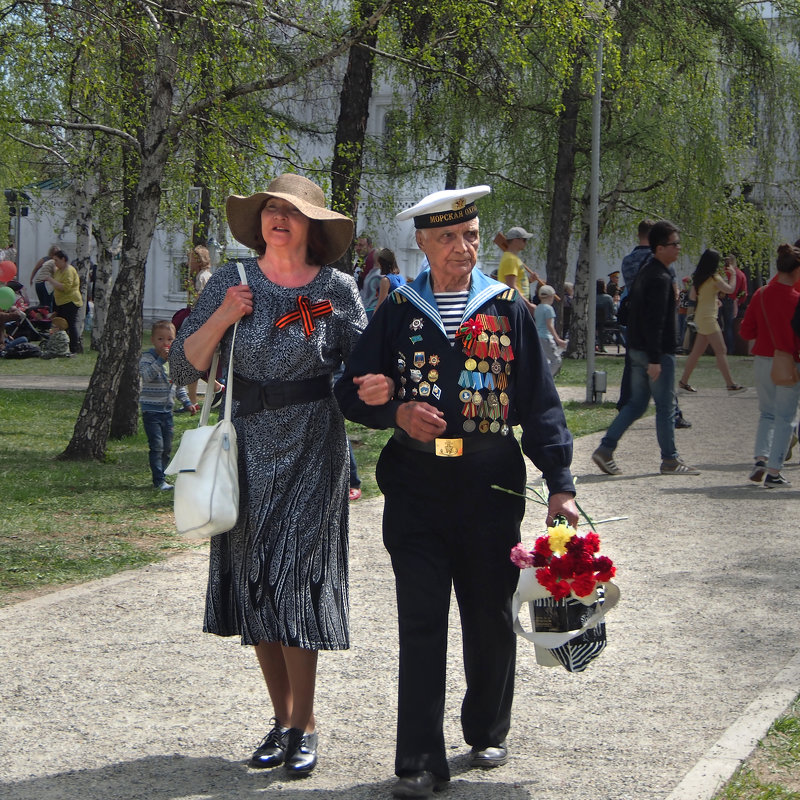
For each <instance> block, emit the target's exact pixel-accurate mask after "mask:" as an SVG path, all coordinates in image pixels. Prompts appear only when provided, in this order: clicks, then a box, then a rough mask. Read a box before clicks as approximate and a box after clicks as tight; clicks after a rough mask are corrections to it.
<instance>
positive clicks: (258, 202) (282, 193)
mask: <svg viewBox="0 0 800 800" xmlns="http://www.w3.org/2000/svg"><path fill="white" fill-rule="evenodd" d="M270 197H279V198H280V199H281V200H286V202H287V203H291V204H292V205H293V206H294V207H295V208H297V209H298V211H300V212H301V213H303V214H305V216H307V217H308V218H309V219H315V220H318V221H319V222H321V223H322V229H323V241H322V242H321V244H322V248H323V256H324V257H323V262H324V263H325V264H330V263H332V262H334V261H336V260H337V259H338V258H341V257H342V256H343V255H344V254H345V253H346V252H347V250H348V248H349V247H350V245H351V243H352V241H353V229H354V225H353V220H351V219H350V218H349V217H346V216H345V215H344V214H339V213H338V212H336V211H331V210H330V209H329V208H326V207H325V193H324V192H323V191H322V189H320V187H319V186H317V184H316V183H314V182H313V181H310V180H309V179H308V178H304V177H303V176H302V175H295V174H293V173H285V174H284V175H279V176H278V177H277V178H275V180H273V181H272V183H270V185H269V186H267V190H266V191H265V192H256V193H255V194H251V195H250V196H249V197H242V196H240V195H236V194H232V195H231V196H230V197H229V198H228V201H227V203H226V212H227V215H228V227H229V228H230V229H231V233H232V234H233V237H234V239H236V241H237V242H241V243H242V244H243V245H245V247H250V248H252V249H253V250H261V249H263V248H264V247H265V246H266V243H265V242H264V237H263V236H262V235H261V209H262V208H263V207H264V204H265V203H266V202H267V200H268V199H269V198H270Z"/></svg>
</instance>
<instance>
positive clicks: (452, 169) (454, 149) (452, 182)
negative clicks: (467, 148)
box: [444, 136, 461, 189]
mask: <svg viewBox="0 0 800 800" xmlns="http://www.w3.org/2000/svg"><path fill="white" fill-rule="evenodd" d="M460 164H461V139H460V137H459V136H451V137H450V142H449V145H448V148H447V172H446V174H445V177H444V188H445V189H457V188H458V167H459V165H460Z"/></svg>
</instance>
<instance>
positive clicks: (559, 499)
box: [545, 492, 578, 528]
mask: <svg viewBox="0 0 800 800" xmlns="http://www.w3.org/2000/svg"><path fill="white" fill-rule="evenodd" d="M558 516H562V517H565V518H566V520H567V524H568V525H570V526H571V527H573V528H577V527H578V506H576V505H575V497H574V496H573V495H572V494H571V493H570V492H558V493H556V494H551V495H550V500H549V502H548V503H547V518H546V519H545V524H546V525H547V526H548V527H552V525H553V521H554V520H555V518H556V517H558Z"/></svg>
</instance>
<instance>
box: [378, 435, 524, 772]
mask: <svg viewBox="0 0 800 800" xmlns="http://www.w3.org/2000/svg"><path fill="white" fill-rule="evenodd" d="M501 441H502V443H503V444H502V446H500V447H498V448H493V449H491V450H488V451H482V452H478V453H475V454H473V455H467V456H463V457H461V458H440V457H438V456H435V455H432V454H427V453H420V452H417V451H413V450H409V449H408V448H406V447H405V446H403V445H402V444H400V443H399V442H397V441H395V440H394V439H392V440H390V441H389V442H388V444H387V445H386V447H385V448H384V450H383V452H382V453H381V457H380V459H379V461H378V466H377V469H376V477H377V479H378V485H379V486H380V489H381V491H382V492H383V494H384V495H385V498H386V499H385V505H384V516H383V540H384V544H385V546H386V549H387V550H388V551H389V554H390V556H391V559H392V567H393V569H394V574H395V583H396V590H397V616H398V622H399V635H400V669H399V686H398V712H397V749H396V757H395V772H396V773H397V774H398V775H405V774H408V773H410V772H417V771H419V770H430V771H431V772H433V773H434V774H435V775H437V776H438V777H440V778H442V779H447V778H449V777H450V769H449V765H448V763H447V756H446V751H445V743H444V732H443V723H444V704H445V681H446V658H447V623H448V612H449V607H450V592H451V587H452V588H454V589H455V593H456V599H457V601H458V606H459V612H460V615H461V632H462V640H463V659H464V672H465V676H466V682H467V692H466V695H465V696H464V699H463V702H462V705H461V727H462V731H463V733H464V739H465V740H466V742H467V744H468V745H471V746H472V747H477V748H479V749H482V748H484V747H488V746H490V745H497V744H499V743H501V742H502V741H504V740H505V738H506V734H507V733H508V729H509V726H510V723H511V704H512V700H513V697H514V670H515V663H516V635H515V634H514V632H513V630H512V619H511V596H512V595H513V593H514V589H515V588H516V584H517V579H518V577H519V570H518V569H517V567H515V566H514V565H513V564H512V563H511V561H510V559H509V553H510V551H511V548H512V547H513V546H514V545H515V544H516V543H517V542H518V541H519V527H520V522H521V521H522V517H523V514H524V512H525V500H524V499H522V498H519V497H515V496H513V495H509V494H506V493H504V492H499V491H497V490H495V489H492V488H491V486H492V484H496V485H498V486H503V487H506V488H509V489H513V490H515V491H517V492H521V491H522V490H523V488H524V485H525V475H526V473H525V465H524V462H523V459H522V454H521V453H520V450H519V446H518V445H517V443H516V441H515V440H514V439H513V438H511V437H510V438H509V439H503V440H501Z"/></svg>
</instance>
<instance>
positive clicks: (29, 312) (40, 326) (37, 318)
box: [6, 281, 52, 342]
mask: <svg viewBox="0 0 800 800" xmlns="http://www.w3.org/2000/svg"><path fill="white" fill-rule="evenodd" d="M6 285H7V286H8V287H9V288H11V289H13V290H14V292H15V293H16V295H17V296H18V297H19V298H20V299H21V300H23V301H25V302H27V298H26V297H25V295H24V290H23V286H22V284H21V283H20V282H19V281H9V282H8V283H7V284H6ZM51 326H52V322H51V314H50V309H49V308H47V306H36V307H32V306H28V307H27V308H25V317H24V318H23V319H21V320H19V321H17V322H8V323H6V336H7V337H8V338H9V339H17V338H19V337H20V336H24V337H25V338H27V340H28V341H29V342H41V341H42V340H44V339H46V338H47V337H48V336H49V335H50V328H51Z"/></svg>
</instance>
